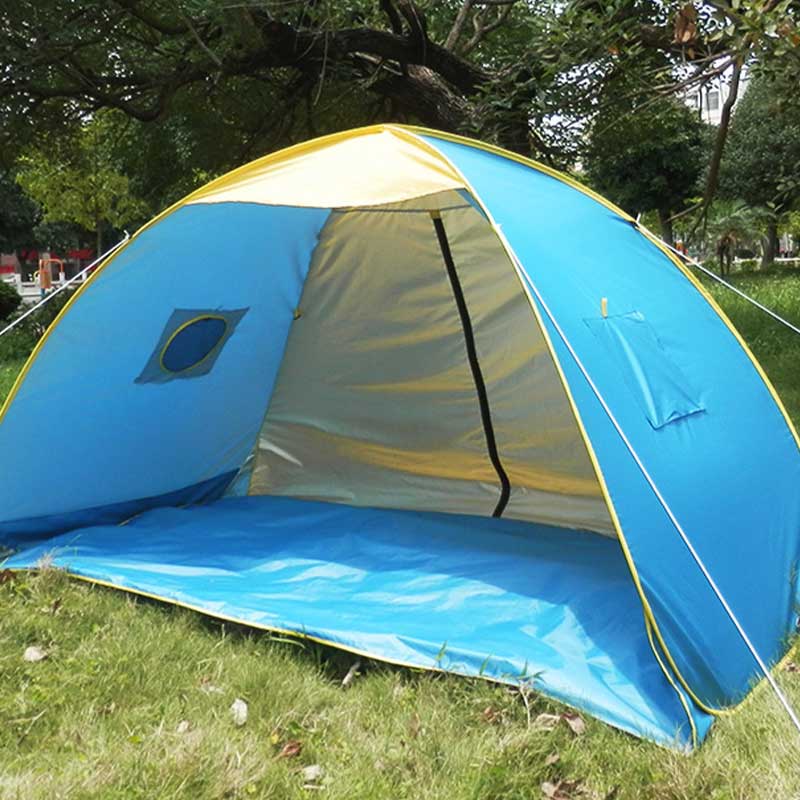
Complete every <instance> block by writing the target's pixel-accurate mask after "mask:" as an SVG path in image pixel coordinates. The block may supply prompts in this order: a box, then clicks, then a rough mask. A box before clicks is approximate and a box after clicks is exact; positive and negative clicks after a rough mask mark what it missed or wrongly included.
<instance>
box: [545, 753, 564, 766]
mask: <svg viewBox="0 0 800 800" xmlns="http://www.w3.org/2000/svg"><path fill="white" fill-rule="evenodd" d="M560 758H561V756H560V755H559V754H558V753H550V755H549V756H547V758H546V759H545V760H544V763H545V766H547V767H552V766H553V764H556V763H557V762H558V760H559V759H560Z"/></svg>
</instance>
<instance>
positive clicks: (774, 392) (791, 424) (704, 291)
mask: <svg viewBox="0 0 800 800" xmlns="http://www.w3.org/2000/svg"><path fill="white" fill-rule="evenodd" d="M636 227H637V229H638V230H639V231H640V232H641V233H642V235H643V236H645V237H646V238H647V239H649V240H650V241H651V242H652V243H653V244H654V245H655V246H656V247H658V249H659V250H661V251H662V252H663V253H664V255H666V256H667V258H669V260H670V261H671V262H672V263H673V264H674V265H675V266H676V267H677V268H678V269H679V270H680V271H681V272H682V273H683V274H684V275H685V276H686V278H687V279H688V280H689V282H690V283H691V284H692V285H693V286H694V287H695V288H696V289H697V291H698V292H700V294H701V296H702V297H703V298H704V299H705V300H706V302H707V303H708V304H709V305H710V306H711V308H712V309H713V310H714V311H715V312H716V313H717V316H718V317H719V318H720V319H721V320H722V321H723V322H724V323H725V325H726V326H727V327H728V330H729V331H730V332H731V333H732V334H733V335H734V337H735V338H736V341H738V342H739V344H740V345H741V347H742V350H744V352H745V354H746V355H747V356H748V358H749V359H750V361H751V362H752V363H753V366H754V367H755V368H756V372H758V374H759V375H760V376H761V380H763V381H764V384H765V385H766V387H767V389H768V390H769V393H770V394H771V395H772V399H773V400H774V401H775V404H776V405H777V406H778V409H779V410H780V412H781V414H783V418H784V419H785V420H786V424H787V425H788V426H789V430H790V431H791V433H792V436H793V437H794V441H795V443H796V444H797V447H798V449H800V434H798V432H797V428H796V427H795V424H794V422H793V421H792V418H791V417H790V416H789V412H788V411H787V410H786V407H785V406H784V404H783V401H782V400H781V398H780V395H779V394H778V392H777V390H776V389H775V387H774V385H773V384H772V381H771V380H770V379H769V376H768V375H767V373H766V372H765V371H764V368H763V367H762V366H761V364H760V363H759V361H758V359H757V358H756V357H755V355H754V354H753V352H752V351H751V350H750V347H749V346H748V345H747V342H745V340H744V339H743V338H742V335H741V334H740V333H739V331H738V330H737V329H736V327H735V326H734V324H733V323H732V322H731V320H730V318H729V317H728V315H727V314H726V313H725V312H724V311H723V310H722V307H721V306H720V305H719V303H717V301H716V300H715V299H714V297H713V295H712V294H711V293H710V292H709V291H708V290H707V289H706V287H705V286H703V284H702V283H701V281H700V280H698V278H697V276H696V275H695V274H694V273H693V272H692V271H691V270H690V269H689V268H688V267H687V266H686V265H685V264H684V263H683V262H682V261H681V259H680V258H678V257H677V256H676V255H675V254H674V253H673V252H672V251H671V250H670V249H669V248H668V247H667V246H666V245H665V244H664V243H663V242H662V241H661V240H660V239H659V238H658V237H657V236H655V234H653V233H651V232H650V231H649V230H648V229H647V228H645V227H644V226H643V225H638V224H637V225H636Z"/></svg>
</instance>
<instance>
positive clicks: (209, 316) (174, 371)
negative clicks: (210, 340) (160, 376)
mask: <svg viewBox="0 0 800 800" xmlns="http://www.w3.org/2000/svg"><path fill="white" fill-rule="evenodd" d="M203 319H219V320H222V322H223V324H224V325H225V330H224V331H223V333H222V336H220V337H219V339H218V340H217V343H216V344H215V345H214V346H213V347H212V348H211V349H210V350H209V351H208V352H207V353H206V354H205V355H204V356H203V357H202V358H201V359H200V360H199V361H195V363H194V364H190V365H189V366H188V367H184V368H183V369H170V368H169V367H168V366H167V365H166V364H165V363H164V355H165V354H166V352H167V348H168V347H169V346H170V345H171V344H172V340H173V339H174V338H175V337H176V336H177V335H178V334H179V333H180V332H181V331H183V330H186V328H188V327H189V326H190V325H194V323H195V322H199V321H200V320H203ZM228 327H229V326H228V320H227V319H225V317H223V316H221V315H220V314H200V315H198V316H196V317H192V319H190V320H187V321H186V322H184V323H183V325H181V326H180V327H178V328H176V329H175V330H174V331H173V332H172V335H171V336H170V337H169V339H167V343H166V344H165V345H164V346H163V347H162V348H161V353H160V355H159V357H158V363H159V366H160V367H161V369H162V370H164V372H166V373H168V374H170V375H180V374H181V373H182V372H186V370H189V369H195V368H196V367H199V366H200V365H201V364H202V363H203V362H204V361H206V360H207V359H208V358H209V357H210V356H211V355H212V354H213V353H214V351H215V350H216V349H217V348H218V347H219V346H220V342H221V341H222V340H223V339H224V338H225V335H226V334H227V333H228Z"/></svg>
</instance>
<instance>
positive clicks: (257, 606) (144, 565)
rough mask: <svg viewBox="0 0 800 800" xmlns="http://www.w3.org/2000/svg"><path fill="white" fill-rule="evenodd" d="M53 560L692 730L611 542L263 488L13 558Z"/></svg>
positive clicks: (337, 640)
mask: <svg viewBox="0 0 800 800" xmlns="http://www.w3.org/2000/svg"><path fill="white" fill-rule="evenodd" d="M532 534H533V535H532ZM187 542H191V546H190V547H187ZM44 553H48V554H50V556H51V557H52V558H53V561H54V563H55V564H56V565H57V566H62V567H65V568H67V569H69V571H70V572H72V573H74V574H77V575H80V576H84V577H88V578H91V579H94V580H98V581H103V582H107V583H111V584H113V585H114V586H117V587H120V588H123V589H129V590H133V591H136V592H141V593H145V594H149V595H153V596H156V597H159V598H162V599H165V600H168V601H171V602H176V603H179V604H182V605H185V606H189V607H192V608H196V609H199V610H202V611H203V612H205V613H209V614H212V615H217V616H219V617H223V618H229V619H233V620H237V621H241V622H244V623H246V624H251V625H255V626H260V627H264V628H269V629H276V630H283V631H292V632H295V633H298V634H301V635H307V636H310V637H312V638H315V639H319V640H322V641H324V642H327V643H331V644H334V645H336V646H339V647H342V648H345V649H351V650H354V651H356V652H362V653H366V654H369V655H373V656H376V657H378V658H381V659H384V660H387V661H390V662H395V663H398V664H402V665H408V666H417V667H423V668H430V669H444V670H447V671H451V672H455V673H459V674H463V675H473V676H479V675H480V676H484V677H489V678H493V679H496V680H500V681H504V682H509V683H516V682H518V681H520V680H528V681H530V682H531V683H532V685H533V686H534V687H535V688H537V689H538V690H541V691H543V692H546V693H547V694H549V695H551V696H553V697H556V698H558V699H561V700H563V701H565V702H567V703H569V704H572V705H576V706H579V707H580V708H583V709H585V710H586V711H588V712H589V713H591V714H594V715H596V716H599V717H600V718H602V719H604V720H606V721H608V722H610V723H612V724H614V725H617V726H618V727H621V728H623V729H625V730H629V731H633V732H636V733H638V734H645V735H648V736H651V737H652V738H655V739H657V740H660V741H662V742H664V741H671V740H672V735H673V732H674V731H675V730H676V728H677V727H678V726H679V725H680V724H681V723H683V724H686V722H685V720H686V717H685V714H684V712H683V709H682V708H681V707H680V703H679V700H678V697H677V695H676V694H675V692H674V691H673V690H672V688H671V687H670V686H669V685H668V684H667V682H666V681H665V680H664V678H663V675H662V673H661V671H660V669H659V667H658V665H657V663H656V661H655V659H654V658H653V654H652V652H651V650H650V647H649V645H648V642H647V638H646V633H645V629H644V625H643V624H642V611H641V605H640V602H639V599H638V596H637V594H636V590H635V588H634V586H633V584H632V582H631V580H630V574H629V572H628V569H627V566H626V565H625V563H624V559H623V556H622V553H621V551H620V548H619V545H618V544H617V542H615V541H613V540H612V539H609V538H607V537H602V536H596V535H592V534H588V533H582V532H577V531H570V530H565V529H563V528H553V527H547V526H543V525H535V524H532V523H527V522H519V521H514V520H507V519H495V518H491V517H479V516H461V515H456V514H437V513H430V512H413V511H396V510H388V509H368V508H358V507H353V506H347V505H342V504H332V503H319V502H312V501H306V500H297V499H294V498H286V497H269V496H260V497H240V498H228V499H224V500H220V501H218V502H216V503H212V504H209V505H203V506H193V507H189V508H185V509H178V508H159V509H155V510H152V511H149V512H146V513H144V514H142V515H140V516H138V517H136V518H134V519H133V520H131V521H130V522H129V523H128V524H127V525H123V526H116V525H111V526H97V527H92V528H84V529H83V530H77V531H71V532H70V533H68V534H64V535H62V536H59V537H56V538H55V539H52V540H50V541H47V542H44V543H43V544H41V545H39V546H37V547H34V548H31V549H29V550H26V551H24V552H22V553H20V554H18V555H17V556H14V557H13V558H12V559H11V560H10V561H9V563H8V566H9V567H12V568H17V567H26V566H34V565H35V564H36V561H37V559H38V558H40V557H41V556H42V555H43V554H44ZM684 734H685V735H688V732H687V731H684Z"/></svg>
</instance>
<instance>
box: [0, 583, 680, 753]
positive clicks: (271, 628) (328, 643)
mask: <svg viewBox="0 0 800 800" xmlns="http://www.w3.org/2000/svg"><path fill="white" fill-rule="evenodd" d="M10 571H11V572H40V570H39V569H38V568H36V567H11V568H10ZM64 572H65V573H66V574H67V576H68V577H69V578H70V579H73V580H79V581H83V582H84V583H88V584H94V585H96V586H102V587H103V588H105V589H114V590H115V591H117V592H126V593H127V594H134V595H137V596H139V597H146V598H147V599H148V600H156V601H157V602H159V603H167V604H168V605H172V606H176V607H178V608H185V609H186V610H187V611H193V612H195V613H196V614H203V615H204V616H206V617H212V618H214V619H219V620H222V621H223V622H230V623H232V624H234V625H242V626H243V627H246V628H255V629H256V630H261V631H266V632H267V633H279V634H281V636H291V637H292V638H293V639H298V640H300V641H303V640H305V641H309V642H314V643H316V644H321V645H324V646H325V647H333V648H335V649H337V650H342V651H344V652H345V653H352V654H353V655H356V656H359V657H361V658H368V659H371V660H373V661H380V662H382V663H384V664H391V665H393V666H396V667H403V669H410V670H413V671H415V672H435V673H437V674H440V675H454V676H456V677H459V678H469V679H472V680H482V681H486V682H487V683H493V684H497V685H499V686H513V687H515V688H517V689H518V688H519V687H520V685H521V683H522V680H518V681H513V680H503V679H502V678H495V677H493V676H492V675H485V674H482V673H478V674H477V675H474V674H472V673H470V672H459V671H458V670H455V669H443V668H442V667H421V666H420V665H419V664H412V663H411V662H408V661H402V660H401V659H397V658H388V657H387V656H382V655H381V656H378V655H375V653H372V652H370V651H369V650H362V649H360V648H358V647H353V646H352V645H348V644H343V643H341V642H337V641H334V640H333V639H323V638H322V637H320V636H311V635H310V634H308V633H301V632H300V631H296V630H291V629H290V628H279V627H278V626H277V625H264V624H263V623H261V622H254V621H253V620H249V619H241V618H239V617H231V616H230V615H228V614H222V613H220V612H219V611H212V610H210V609H208V608H205V607H203V606H195V605H192V604H191V603H184V602H182V601H181V600H175V599H174V598H171V597H163V596H161V595H158V594H153V593H152V592H146V591H144V590H142V589H134V588H133V587H130V586H120V585H118V584H115V583H111V582H110V581H105V580H103V579H102V578H90V577H88V576H87V575H79V574H78V573H76V572H70V571H69V570H66V569H65V570H64ZM520 677H522V676H520ZM534 688H535V687H534ZM543 694H545V695H546V696H547V697H550V698H551V699H553V700H555V701H556V702H557V703H560V704H561V705H562V706H566V707H567V708H572V709H574V710H575V711H584V709H582V708H580V707H578V706H574V705H572V704H571V703H568V702H567V701H566V700H563V699H562V698H560V697H555V696H554V695H551V694H547V693H546V692H543ZM598 719H599V718H598ZM601 722H605V724H607V725H611V727H613V728H616V729H617V730H620V731H623V732H627V730H626V729H625V728H622V727H620V726H619V725H615V724H614V723H613V722H607V721H605V720H601ZM650 741H652V743H653V744H655V745H656V746H657V747H662V748H664V749H665V750H669V751H670V752H674V748H672V747H669V746H668V745H666V744H664V743H662V742H658V741H655V740H650ZM693 741H694V738H693Z"/></svg>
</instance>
